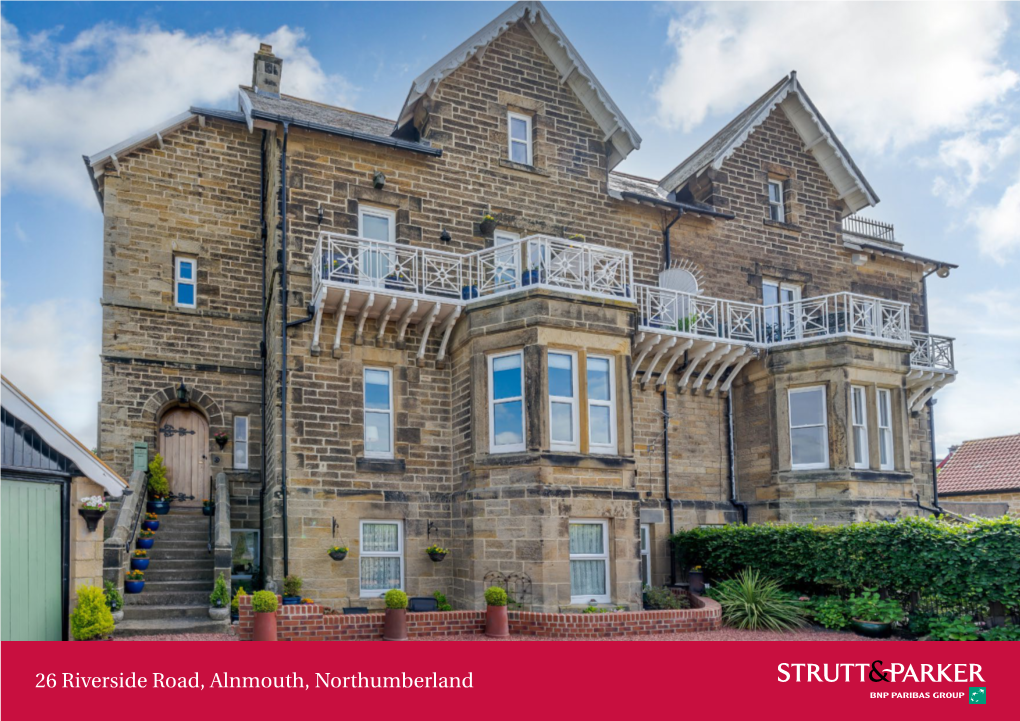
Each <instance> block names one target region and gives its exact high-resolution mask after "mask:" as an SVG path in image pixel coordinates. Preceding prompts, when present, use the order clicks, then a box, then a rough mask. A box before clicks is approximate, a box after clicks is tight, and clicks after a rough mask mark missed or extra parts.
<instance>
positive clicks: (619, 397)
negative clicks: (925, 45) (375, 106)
mask: <svg viewBox="0 0 1020 721" xmlns="http://www.w3.org/2000/svg"><path fill="white" fill-rule="evenodd" d="M341 11H342V10H341ZM285 70H286V64H285V62H284V59H280V58H278V57H276V56H275V55H274V54H273V52H272V48H270V47H269V46H265V45H263V46H262V47H261V48H260V49H259V51H258V52H257V53H256V54H255V58H254V69H253V78H252V85H251V86H244V87H241V88H240V90H239V95H238V109H237V110H219V109H209V108H197V107H193V108H190V109H189V110H188V111H187V112H185V113H183V114H182V115H179V116H177V117H176V118H173V119H172V120H170V121H168V122H167V123H165V124H164V125H161V126H160V127H158V128H155V129H153V130H151V131H149V132H146V133H142V134H140V135H138V136H136V137H134V138H131V139H130V140H127V141H125V142H124V143H121V144H119V145H117V146H114V147H113V148H110V149H108V150H105V151H102V152H100V153H97V154H96V155H93V156H91V157H87V158H86V166H87V168H88V171H89V173H90V174H91V177H92V180H93V184H94V186H95V189H96V193H97V197H98V199H99V202H100V204H101V205H102V207H103V212H104V215H105V225H104V243H103V266H104V281H103V297H102V306H103V346H102V368H103V395H102V400H101V403H100V409H99V412H100V439H101V440H100V444H101V446H100V448H101V453H102V454H103V457H104V458H108V459H110V460H111V462H112V464H113V466H114V467H115V468H117V469H120V470H121V472H122V473H125V472H127V471H128V469H129V468H130V467H131V466H132V463H133V460H132V459H133V454H134V451H135V447H136V444H145V445H144V446H143V449H144V448H145V447H146V446H147V448H148V451H149V453H154V452H156V451H160V452H161V453H162V454H163V455H164V456H165V457H167V458H168V459H172V460H171V461H169V463H170V466H171V469H170V471H171V473H170V477H171V484H172V490H173V491H174V493H175V494H177V500H176V501H175V503H177V504H178V505H183V506H188V505H195V504H200V503H201V499H202V498H203V497H209V494H210V490H209V489H210V488H211V485H210V484H211V478H212V477H213V476H215V475H217V474H219V473H221V472H222V473H224V474H226V476H227V478H228V479H229V487H230V493H229V504H230V518H231V523H232V527H233V533H234V534H235V543H234V549H235V569H234V570H235V576H236V578H235V580H239V579H243V577H244V576H245V575H247V574H250V573H252V572H256V570H257V572H260V573H262V574H263V575H264V577H265V579H266V581H267V583H270V584H273V587H276V588H279V585H278V584H279V583H280V582H281V580H282V578H283V577H284V576H285V575H286V574H297V575H299V576H301V577H302V578H303V579H304V591H303V592H302V593H303V595H308V596H312V597H314V598H315V599H316V600H320V601H322V602H323V603H325V604H327V605H331V606H335V607H338V608H339V607H341V606H348V605H350V606H369V607H379V606H380V604H381V598H380V597H381V595H382V594H383V593H384V592H385V591H386V590H387V589H389V588H392V587H401V588H403V589H405V590H406V591H407V592H408V593H409V594H410V595H412V596H427V595H430V594H432V592H433V591H437V590H439V591H442V592H443V593H445V594H446V595H447V596H448V597H449V598H450V600H451V602H452V603H453V604H454V605H455V607H457V608H479V607H481V606H482V604H483V603H484V602H483V600H482V592H483V589H484V588H485V587H486V586H488V585H493V584H496V583H500V584H505V585H507V586H509V587H510V590H511V594H512V595H514V596H515V599H516V600H517V601H519V602H521V603H523V604H524V605H525V606H526V607H530V608H532V609H535V610H555V609H559V608H564V607H570V606H577V605H580V606H587V605H589V604H591V603H594V604H617V605H623V606H627V607H631V608H634V607H639V606H640V603H641V588H642V585H643V584H645V583H654V584H663V583H668V582H671V581H675V580H681V581H682V580H683V578H682V576H681V577H680V578H679V579H677V575H676V574H677V573H682V569H674V568H673V567H672V564H671V562H670V554H669V550H668V543H667V537H668V535H669V533H670V532H671V530H673V529H676V528H689V527H692V526H697V525H701V524H724V523H736V522H742V521H746V522H752V523H754V522H765V521H816V522H818V523H847V522H852V521H858V520H871V519H892V518H898V517H903V516H910V515H915V514H924V513H928V512H929V510H930V509H929V505H930V503H931V502H932V500H933V494H932V480H933V467H932V466H933V464H932V457H933V453H932V445H931V435H930V428H931V426H930V412H931V411H930V408H931V406H930V404H929V403H928V401H929V399H930V398H931V397H932V396H933V394H934V393H935V392H936V391H937V390H938V389H939V388H940V387H942V386H943V385H944V384H946V383H948V382H950V381H952V380H953V378H954V376H955V373H956V371H955V369H954V366H953V355H952V340H951V339H949V338H944V337H939V336H934V335H930V334H929V332H928V308H927V304H926V300H925V299H926V293H925V283H926V279H927V278H928V277H929V276H930V275H931V274H932V273H937V274H938V276H940V277H944V276H945V275H947V274H948V273H949V271H950V269H951V268H953V267H954V266H952V265H950V264H948V263H943V262H939V261H935V260H930V259H927V258H924V257H921V256H918V255H914V254H912V253H909V252H907V251H905V250H904V247H903V244H902V243H901V242H899V241H898V240H896V238H895V237H894V230H893V227H892V226H891V225H888V224H885V223H881V222H878V221H875V220H869V219H866V218H864V217H861V216H860V215H858V212H860V211H864V210H867V209H869V208H871V207H872V206H874V205H876V204H877V202H878V197H877V194H876V193H875V191H874V190H873V189H872V188H871V186H870V185H869V184H868V182H867V180H865V178H864V175H863V173H862V172H861V170H860V168H858V166H857V165H856V164H855V163H854V161H853V160H852V159H851V157H850V154H849V152H848V151H847V149H846V148H845V147H844V146H843V145H842V144H841V143H840V141H839V140H838V139H837V137H836V135H835V133H834V131H833V129H832V128H831V127H829V125H828V124H827V123H826V121H825V119H824V118H823V117H822V115H821V113H820V112H819V110H818V109H817V108H816V107H815V106H814V104H813V103H812V102H811V100H810V98H809V97H808V95H807V93H806V92H805V90H804V87H803V86H802V85H801V83H800V80H799V79H798V77H797V75H796V73H790V75H789V76H787V77H784V78H782V79H781V80H780V81H779V82H778V83H776V85H775V86H774V87H772V88H769V89H768V90H767V91H766V92H765V93H764V94H763V95H762V96H761V97H760V98H759V99H758V100H756V101H755V102H754V103H753V104H752V105H751V106H750V107H748V108H747V109H746V110H745V111H743V112H742V113H741V114H740V115H738V116H737V117H736V118H735V119H734V120H733V121H732V122H731V123H729V124H728V125H727V126H726V127H724V128H723V129H722V130H721V131H720V132H719V133H718V134H716V135H715V136H714V137H713V138H712V139H711V140H709V141H708V142H707V143H706V144H705V145H704V146H703V147H701V148H700V149H698V151H697V152H695V153H694V155H692V156H691V157H690V158H688V159H686V160H683V162H679V161H680V160H682V159H681V158H677V159H676V160H677V161H678V162H679V164H678V165H677V166H676V168H675V169H674V170H672V171H671V172H669V173H668V174H667V175H666V176H665V177H664V178H662V179H659V180H655V179H647V178H638V177H633V176H630V175H625V174H622V173H619V172H616V171H615V168H616V167H617V166H618V165H619V163H620V162H621V161H623V160H624V159H625V158H627V157H628V156H629V155H630V154H631V153H632V152H634V151H636V150H637V149H638V147H639V146H640V144H641V138H640V136H639V134H638V132H637V130H636V129H635V128H634V127H633V126H632V125H631V123H630V122H629V121H628V120H627V118H626V117H625V115H624V113H623V112H622V110H621V109H620V108H619V107H618V106H617V105H616V104H615V103H614V102H613V100H612V99H611V98H610V96H609V93H608V92H607V91H606V89H605V88H604V87H603V86H602V85H601V84H600V83H599V81H598V80H597V78H596V77H595V76H594V75H593V73H592V72H591V70H590V69H589V67H588V66H587V65H586V64H585V62H584V61H583V60H582V59H581V57H580V55H579V54H578V52H577V50H576V49H575V48H574V46H573V45H572V44H571V43H570V41H569V40H568V39H567V37H566V36H565V35H564V33H563V31H562V30H561V29H560V28H559V26H558V25H557V24H556V22H555V21H554V20H553V19H552V17H551V16H550V15H549V12H548V10H547V9H546V8H545V7H544V6H543V5H542V4H541V3H537V2H521V3H516V4H514V5H513V6H511V7H510V8H509V9H507V10H506V11H504V12H503V13H501V14H500V15H499V17H497V18H496V19H495V20H493V21H492V22H491V23H489V24H488V25H486V26H485V27H484V28H482V29H481V30H479V31H478V32H477V33H476V34H475V35H473V36H472V37H470V38H468V39H467V40H466V41H465V42H464V43H462V44H461V45H460V46H458V47H457V48H454V49H453V50H452V51H451V52H450V53H449V54H448V55H446V56H445V57H443V58H442V59H441V60H440V61H439V62H437V63H436V64H435V65H433V66H432V67H431V68H429V69H427V70H426V71H425V72H424V73H422V74H421V75H420V76H419V77H418V78H417V79H416V80H415V81H414V83H413V84H412V86H411V89H410V92H409V93H408V96H407V98H406V100H405V101H404V104H403V106H400V107H397V106H395V107H394V110H395V111H397V112H396V115H395V120H387V119H383V118H378V117H373V116H368V115H363V114H360V113H355V112H352V111H349V110H344V109H341V108H336V107H331V106H327V105H323V104H321V103H317V102H314V101H313V100H309V99H300V98H295V97H292V96H289V95H286V94H285V92H284V91H285V90H286V87H287V81H286V76H285ZM169 72H172V69H170V70H169ZM656 152H660V153H661V152H668V149H665V148H660V149H657V150H656ZM217 432H223V433H226V434H228V435H229V441H227V442H226V443H225V445H224V446H223V448H220V447H219V446H218V445H217V444H216V443H213V442H212V441H211V440H210V434H211V433H217ZM432 544H438V545H440V546H442V547H443V548H446V549H448V551H449V554H448V555H447V557H446V559H445V560H443V561H442V562H439V563H434V562H433V561H431V560H430V558H429V556H428V555H426V553H425V549H426V547H427V546H430V545H432ZM333 545H342V546H347V547H349V549H350V552H349V555H348V557H347V559H346V560H344V561H339V562H337V561H333V560H331V559H330V558H329V556H327V549H328V548H329V547H330V546H333Z"/></svg>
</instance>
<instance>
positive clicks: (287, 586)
mask: <svg viewBox="0 0 1020 721" xmlns="http://www.w3.org/2000/svg"><path fill="white" fill-rule="evenodd" d="M302 583H303V581H302V580H301V576H295V575H294V574H293V573H292V574H291V575H289V576H287V577H286V578H285V579H283V605H284V606H296V605H297V604H299V603H301V585H302Z"/></svg>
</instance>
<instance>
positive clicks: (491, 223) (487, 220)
mask: <svg viewBox="0 0 1020 721" xmlns="http://www.w3.org/2000/svg"><path fill="white" fill-rule="evenodd" d="M494 230H496V216H494V215H492V214H491V213H486V214H485V215H483V216H482V219H481V221H479V223H478V232H479V233H481V234H482V235H483V236H485V237H486V238H488V237H489V236H490V235H492V232H493V231H494Z"/></svg>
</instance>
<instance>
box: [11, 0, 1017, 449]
mask: <svg viewBox="0 0 1020 721" xmlns="http://www.w3.org/2000/svg"><path fill="white" fill-rule="evenodd" d="M547 6H548V7H549V9H550V11H551V12H552V14H553V16H554V17H555V19H556V21H557V22H558V23H559V25H560V27H561V28H562V29H563V30H564V31H565V32H566V33H567V34H568V35H569V37H570V38H571V41H572V42H573V43H574V45H575V47H577V49H578V50H579V51H580V53H581V54H582V56H583V57H584V59H585V61H586V62H587V63H588V65H589V66H590V67H591V68H592V70H593V71H594V72H595V74H596V75H597V76H598V77H599V79H600V80H601V81H602V84H603V85H604V86H605V87H606V88H607V90H608V91H609V92H610V94H611V95H612V96H613V99H614V100H615V101H616V103H617V104H618V105H619V106H620V107H621V108H622V109H623V111H624V112H625V113H626V114H627V116H628V118H629V119H630V121H631V122H632V124H634V125H635V126H636V127H637V129H638V132H639V133H640V134H641V135H642V137H643V146H642V149H641V150H639V151H637V152H636V153H634V154H633V155H632V156H631V158H629V159H628V160H627V161H626V162H625V163H624V164H623V165H622V166H621V167H620V170H622V171H624V172H630V173H634V174H638V175H647V176H650V177H655V178H658V177H661V176H662V175H664V174H665V173H666V172H667V171H669V170H670V169H671V168H672V167H673V166H674V165H676V164H677V163H679V162H680V161H681V160H683V159H684V158H685V157H686V156H687V155H688V154H689V153H690V152H691V151H693V150H694V149H695V148H696V147H697V146H698V145H699V144H700V143H701V142H703V141H704V140H705V139H706V138H708V137H709V136H710V135H712V134H713V133H714V132H715V131H716V130H718V129H719V128H720V127H721V126H722V125H723V124H725V123H726V122H727V121H728V120H729V119H730V118H732V117H733V116H734V115H735V114H736V113H737V112H739V111H740V110H741V109H742V108H743V107H744V106H746V105H747V104H748V103H749V102H751V101H752V100H753V99H754V98H756V97H757V96H758V95H760V94H761V93H762V92H764V91H765V90H766V89H767V88H768V87H770V86H771V85H772V84H774V83H775V82H776V81H777V80H778V79H779V78H780V77H781V76H782V75H784V74H785V73H787V72H788V71H789V70H791V69H796V70H797V71H798V76H799V78H800V80H801V82H802V83H803V85H804V87H805V88H806V89H807V90H808V92H809V93H810V94H811V96H812V99H813V100H814V101H815V104H816V105H817V106H818V107H819V109H820V110H821V111H822V113H823V114H825V116H826V118H827V119H828V120H829V122H830V124H831V125H832V126H833V127H834V128H835V130H836V132H837V133H838V134H839V135H840V138H841V139H842V140H843V142H844V144H845V145H846V146H847V147H848V148H849V150H850V152H851V153H852V154H853V156H854V159H855V160H856V161H857V164H858V165H859V166H860V167H861V168H862V169H863V171H864V173H865V174H866V175H867V177H868V180H869V181H870V182H871V185H872V186H873V187H874V188H875V189H876V191H877V192H878V194H879V196H880V197H881V198H882V202H881V203H880V204H879V205H878V206H877V207H876V208H872V209H869V210H868V211H867V212H866V215H868V216H870V217H874V218H878V219H881V220H885V221H890V222H893V223H895V225H896V234H897V238H898V239H900V240H901V241H903V242H905V243H906V249H907V250H908V251H910V252H913V253H916V254H920V255H924V256H928V257H934V258H938V259H941V260H946V261H950V262H957V263H959V264H960V265H961V268H960V269H959V270H957V271H954V272H953V274H952V275H951V276H950V277H949V278H948V279H945V280H942V279H936V278H932V279H931V281H930V286H929V293H930V296H931V300H932V316H931V328H932V332H935V333H941V334H946V335H952V336H955V337H956V338H957V343H956V353H957V365H958V367H959V369H960V377H959V379H958V380H957V381H956V382H955V383H954V384H952V385H951V386H949V387H948V388H946V389H945V390H943V391H941V392H940V394H939V396H938V398H939V405H938V420H937V439H938V445H939V449H940V452H941V451H944V450H945V449H946V448H947V447H948V446H949V445H950V444H951V443H957V442H959V441H961V440H963V439H965V438H975V437H984V436H991V435H1001V434H1006V433H1016V432H1018V431H1020V323H1018V322H1017V320H1016V316H1017V312H1016V309H1017V308H1018V307H1020V283H1018V282H1017V274H1018V271H1020V33H1017V31H1016V28H1017V26H1018V22H1020V4H1013V5H1012V6H1010V5H1000V4H996V3H979V4H978V3H975V4H967V5H964V4H960V5H956V4H950V5H924V6H922V5H920V4H909V3H896V4H882V3H877V4H870V3H825V4H793V3H789V4H771V3H753V4H741V3H697V4H695V3H637V2H635V3H582V2H578V3H558V2H556V3H548V4H547ZM505 7H507V3H374V4H362V3H286V4H284V3H165V4H162V3H160V4H157V3H152V4H149V3H116V4H114V3H99V4H90V3H2V4H0V12H2V16H3V38H2V53H3V55H2V62H0V66H2V74H3V90H2V117H0V124H2V128H0V138H2V156H0V157H2V184H3V195H2V207H0V279H2V288H3V297H2V314H3V317H2V326H0V345H2V347H0V353H2V364H3V372H4V374H5V375H7V376H8V377H9V378H10V379H11V380H12V381H13V382H14V383H15V384H17V385H20V386H21V387H22V389H23V390H25V391H26V392H27V393H29V394H30V395H32V396H33V397H34V398H35V399H36V400H37V401H38V402H39V403H40V404H41V405H43V407H44V408H46V409H47V410H49V411H50V412H51V413H53V414H54V415H56V416H57V417H58V419H60V420H61V421H62V422H63V423H65V425H67V427H68V428H69V429H70V430H71V431H72V432H74V433H76V434H78V435H79V436H80V437H81V438H82V440H83V441H84V442H86V443H93V442H94V439H95V418H96V402H97V401H98V397H99V362H98V354H99V347H100V343H99V341H100V313H99V303H98V299H99V297H100V295H101V292H102V288H101V252H102V217H101V215H100V212H99V208H98V204H97V203H96V201H95V198H94V196H93V195H92V191H91V187H90V185H89V182H88V178H87V176H86V173H85V171H84V167H83V165H82V161H81V155H82V154H92V153H95V152H97V151H98V150H101V149H103V148H104V147H107V146H109V145H112V144H113V143H115V142H118V141H120V140H122V139H124V138H126V137H128V136H130V135H132V134H133V133H135V132H138V131H139V130H143V129H145V128H148V127H150V126H152V125H155V124H156V123H158V122H160V121H162V120H164V119H166V118H168V117H171V116H173V115H175V114H177V113H179V112H181V111H183V110H185V109H186V108H187V107H188V106H189V105H191V104H204V105H214V106H222V107H233V106H234V105H235V104H236V100H235V94H236V90H235V89H236V86H237V85H238V84H241V83H248V82H249V81H250V75H251V55H252V52H253V51H254V50H255V49H256V47H257V44H258V42H259V41H267V42H271V43H272V44H273V46H274V48H275V50H276V52H277V54H278V55H280V56H281V57H283V58H284V59H285V65H284V75H283V89H284V92H287V93H290V94H293V95H299V96H302V97H308V98H312V99H315V100H319V101H323V102H328V103H335V104H339V105H343V106H345V107H350V108H353V109H356V110H360V111H363V112H367V113H373V114H376V115H381V116H384V117H393V116H394V114H395V113H396V112H397V111H398V110H399V108H400V105H401V103H402V101H403V99H404V97H405V96H406V94H407V90H408V88H409V86H410V83H411V80H412V79H413V78H414V77H415V76H416V75H417V74H418V73H420V72H422V71H423V70H425V69H426V68H427V67H428V66H429V65H431V64H432V63H433V62H435V61H436V60H438V59H439V58H440V57H442V56H443V55H445V54H446V53H447V52H448V51H449V50H451V49H452V48H453V47H454V46H456V45H457V44H458V43H460V42H461V41H463V40H464V39H465V38H466V37H468V36H469V35H471V34H472V33H474V32H475V31H476V30H478V29H479V28H480V27H481V26H482V25H484V24H485V23H487V22H488V21H489V20H491V19H492V18H493V17H495V16H496V15H497V14H498V13H499V12H501V11H502V9H503V8H505ZM707 292H709V293H711V289H707Z"/></svg>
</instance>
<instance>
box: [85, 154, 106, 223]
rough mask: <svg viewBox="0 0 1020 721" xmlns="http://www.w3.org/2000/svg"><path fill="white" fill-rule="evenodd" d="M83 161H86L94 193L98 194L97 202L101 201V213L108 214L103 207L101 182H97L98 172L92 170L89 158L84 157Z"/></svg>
mask: <svg viewBox="0 0 1020 721" xmlns="http://www.w3.org/2000/svg"><path fill="white" fill-rule="evenodd" d="M81 159H82V160H84V161H85V170H87V171H89V180H91V181H92V192H94V193H95V194H96V200H98V201H99V212H100V213H103V212H106V208H105V207H104V206H103V194H102V193H101V192H99V181H98V180H96V171H95V170H93V169H92V163H90V162H89V156H87V155H83V156H81Z"/></svg>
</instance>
